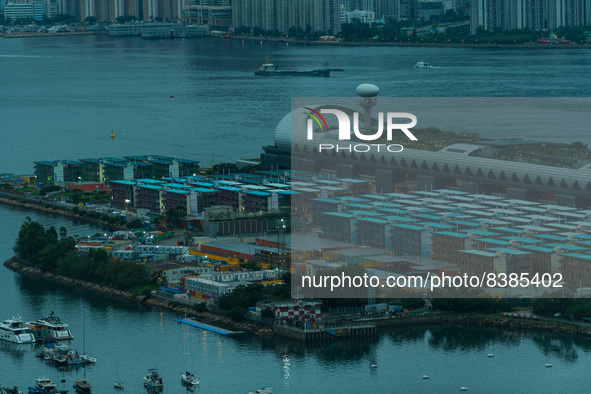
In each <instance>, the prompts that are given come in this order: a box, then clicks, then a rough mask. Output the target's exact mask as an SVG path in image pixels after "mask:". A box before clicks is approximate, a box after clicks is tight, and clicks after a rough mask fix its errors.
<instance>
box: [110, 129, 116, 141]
mask: <svg viewBox="0 0 591 394" xmlns="http://www.w3.org/2000/svg"><path fill="white" fill-rule="evenodd" d="M109 137H111V139H113V138H115V133H114V132H113V129H111V135H110V136H109Z"/></svg>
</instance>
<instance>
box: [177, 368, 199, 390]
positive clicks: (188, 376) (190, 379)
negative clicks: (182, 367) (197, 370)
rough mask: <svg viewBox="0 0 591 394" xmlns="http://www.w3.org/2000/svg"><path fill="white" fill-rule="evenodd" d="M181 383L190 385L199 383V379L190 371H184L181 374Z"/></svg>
mask: <svg viewBox="0 0 591 394" xmlns="http://www.w3.org/2000/svg"><path fill="white" fill-rule="evenodd" d="M181 383H182V384H184V385H185V386H188V387H192V386H198V385H199V379H197V377H196V376H195V375H193V374H192V373H191V372H189V371H186V372H185V373H183V374H181Z"/></svg>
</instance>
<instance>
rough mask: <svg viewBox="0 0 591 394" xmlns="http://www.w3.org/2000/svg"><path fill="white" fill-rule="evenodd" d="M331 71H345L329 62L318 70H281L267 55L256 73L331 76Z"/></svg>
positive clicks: (266, 74) (264, 75)
mask: <svg viewBox="0 0 591 394" xmlns="http://www.w3.org/2000/svg"><path fill="white" fill-rule="evenodd" d="M331 71H343V70H342V69H340V68H328V63H325V68H319V69H316V70H279V69H278V67H277V65H276V64H273V63H269V58H268V57H265V63H263V64H261V65H260V66H259V68H258V70H257V71H255V72H254V75H258V76H262V77H267V76H290V77H291V76H302V77H330V72H331Z"/></svg>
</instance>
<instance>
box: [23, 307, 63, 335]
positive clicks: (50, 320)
mask: <svg viewBox="0 0 591 394" xmlns="http://www.w3.org/2000/svg"><path fill="white" fill-rule="evenodd" d="M27 326H28V327H29V328H31V329H33V330H35V331H37V332H39V333H42V332H43V331H44V330H46V331H47V335H46V340H50V341H51V340H56V341H62V340H69V339H74V337H73V336H72V332H71V331H70V329H69V326H68V325H67V324H66V323H64V322H63V321H62V320H61V319H60V318H59V317H57V316H55V315H54V312H51V314H50V315H49V316H48V317H44V318H40V319H37V320H36V321H35V322H29V323H27ZM40 335H41V334H40Z"/></svg>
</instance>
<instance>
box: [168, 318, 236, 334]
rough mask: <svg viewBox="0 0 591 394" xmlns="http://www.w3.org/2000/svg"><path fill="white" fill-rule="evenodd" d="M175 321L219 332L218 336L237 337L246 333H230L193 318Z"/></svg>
mask: <svg viewBox="0 0 591 394" xmlns="http://www.w3.org/2000/svg"><path fill="white" fill-rule="evenodd" d="M174 320H175V321H177V322H179V323H184V324H188V325H190V326H193V327H199V328H203V329H204V330H208V331H213V332H217V333H218V334H222V335H236V334H243V333H244V331H230V330H226V329H225V328H221V327H216V326H212V325H211V324H207V323H203V322H200V321H197V320H195V319H194V318H192V317H187V318H184V319H180V318H176V319H174Z"/></svg>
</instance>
